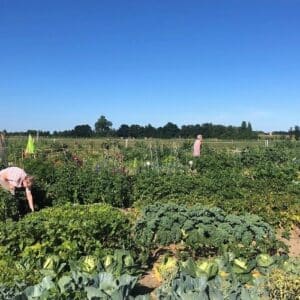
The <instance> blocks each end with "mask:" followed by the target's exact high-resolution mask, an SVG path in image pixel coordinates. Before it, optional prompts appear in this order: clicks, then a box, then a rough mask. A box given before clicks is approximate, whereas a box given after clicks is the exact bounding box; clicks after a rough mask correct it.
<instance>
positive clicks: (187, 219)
mask: <svg viewBox="0 0 300 300" xmlns="http://www.w3.org/2000/svg"><path fill="white" fill-rule="evenodd" d="M96 141H97V140H87V141H80V142H78V141H75V142H74V140H72V141H69V142H64V143H61V142H57V141H53V140H44V141H39V143H38V144H37V148H38V151H37V153H36V155H35V156H31V157H26V158H22V155H21V152H20V147H22V143H23V141H22V140H21V139H11V140H9V142H8V147H9V148H8V161H9V162H12V163H13V164H14V165H17V166H19V167H22V168H24V169H25V170H26V172H27V173H28V174H32V175H34V176H35V178H36V183H35V185H34V188H33V190H32V193H33V197H34V199H35V203H36V206H37V208H38V209H37V211H36V212H34V213H30V214H29V213H28V211H27V209H28V208H27V207H26V202H25V201H24V192H23V191H19V192H17V194H16V195H15V197H13V196H11V195H10V194H8V193H6V192H5V191H2V190H0V222H1V224H0V225H1V226H0V270H1V272H0V299H5V300H7V299H93V300H96V299H137V300H138V299H172V300H173V299H186V300H187V299H208V300H212V299H220V300H222V299H232V300H235V299H237V300H238V299H241V300H248V299H291V300H292V299H293V300H294V299H300V296H299V295H300V258H299V255H298V256H297V255H291V253H290V252H289V248H288V246H287V244H285V243H284V242H283V241H282V237H284V238H286V239H288V238H289V235H290V233H291V231H292V230H299V228H300V145H299V143H298V144H297V143H296V142H285V143H280V144H276V143H274V144H273V145H271V146H269V147H264V146H260V145H254V146H246V147H243V146H239V147H238V148H237V147H235V146H234V145H230V144H229V145H228V146H226V147H213V146H210V145H207V144H204V146H203V151H202V156H201V157H200V158H193V157H192V156H191V146H192V144H191V142H189V141H185V142H182V143H180V144H177V143H176V141H168V142H164V143H161V142H159V141H155V140H152V141H151V142H150V143H149V141H147V142H146V141H135V143H134V145H133V144H132V145H128V144H127V143H125V141H124V140H101V143H100V142H99V143H98V142H97V143H96ZM98 141H99V140H98ZM296 242H297V243H298V246H299V238H298V240H296ZM299 247H300V246H299Z"/></svg>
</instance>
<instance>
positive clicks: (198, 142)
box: [193, 134, 203, 157]
mask: <svg viewBox="0 0 300 300" xmlns="http://www.w3.org/2000/svg"><path fill="white" fill-rule="evenodd" d="M202 142H203V139H202V135H201V134H198V135H197V138H196V140H195V142H194V147H193V156H194V157H200V155H201V147H202Z"/></svg>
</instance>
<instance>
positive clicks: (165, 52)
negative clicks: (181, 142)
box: [0, 0, 300, 131]
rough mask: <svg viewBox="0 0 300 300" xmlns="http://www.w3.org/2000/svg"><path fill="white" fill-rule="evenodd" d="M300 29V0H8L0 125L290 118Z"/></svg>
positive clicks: (297, 96)
mask: <svg viewBox="0 0 300 300" xmlns="http://www.w3.org/2000/svg"><path fill="white" fill-rule="evenodd" d="M299 30H300V1H299V0H269V1H267V0H258V1H256V0H235V1H234V0H219V1H215V0H205V1H204V0H197V1H189V0H187V1H177V0H155V1H154V0H130V1H129V0H127V1H126V0H123V1H121V0H119V1H116V0H76V1H74V0H59V1H58V0H42V1H41V0H26V1H24V0H0V130H1V129H6V130H8V131H17V130H27V129H40V130H50V131H52V130H64V129H71V128H73V127H74V126H75V125H79V124H89V125H91V126H92V127H93V126H94V123H95V122H96V120H97V119H98V117H100V115H105V116H106V117H107V119H109V120H110V121H112V122H113V127H114V128H118V127H119V126H120V125H121V124H124V123H125V124H139V125H146V124H149V123H150V124H152V125H153V126H156V127H158V126H163V125H165V124H166V123H167V122H169V121H170V122H173V123H176V124H177V125H179V126H181V125H183V124H196V123H200V124H202V123H205V122H212V123H214V124H224V125H240V124H241V122H242V121H243V120H245V121H250V122H251V123H252V127H253V128H254V129H255V130H265V131H272V130H288V129H289V127H291V126H294V125H296V124H298V125H299V123H300V31H299Z"/></svg>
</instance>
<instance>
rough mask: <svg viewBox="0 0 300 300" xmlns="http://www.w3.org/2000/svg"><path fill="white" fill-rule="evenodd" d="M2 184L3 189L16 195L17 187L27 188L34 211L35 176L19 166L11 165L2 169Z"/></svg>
mask: <svg viewBox="0 0 300 300" xmlns="http://www.w3.org/2000/svg"><path fill="white" fill-rule="evenodd" d="M0 185H1V187H2V188H3V189H5V190H7V191H9V192H10V193H11V194H12V195H15V189H16V188H25V193H26V198H27V201H28V205H29V208H30V209H31V211H34V204H33V197H32V194H31V187H32V185H33V177H32V176H29V175H27V174H26V172H25V171H24V170H23V169H21V168H18V167H9V168H6V169H3V170H1V171H0Z"/></svg>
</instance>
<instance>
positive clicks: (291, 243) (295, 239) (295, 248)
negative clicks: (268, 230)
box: [278, 225, 300, 257]
mask: <svg viewBox="0 0 300 300" xmlns="http://www.w3.org/2000/svg"><path fill="white" fill-rule="evenodd" d="M278 239H279V240H281V241H283V242H284V243H285V244H286V245H287V246H288V247H289V250H290V252H289V256H291V257H300V228H299V227H297V226H295V225H294V226H293V227H292V230H291V236H290V239H289V240H288V239H285V238H283V237H281V232H279V234H278Z"/></svg>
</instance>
